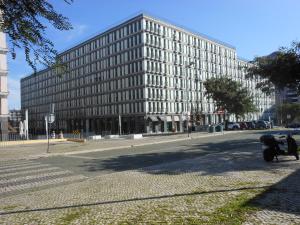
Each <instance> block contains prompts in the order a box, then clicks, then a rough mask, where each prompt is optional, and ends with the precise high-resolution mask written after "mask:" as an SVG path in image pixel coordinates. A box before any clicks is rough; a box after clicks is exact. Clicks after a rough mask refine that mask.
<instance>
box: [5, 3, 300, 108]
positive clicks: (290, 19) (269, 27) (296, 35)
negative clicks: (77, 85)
mask: <svg viewBox="0 0 300 225" xmlns="http://www.w3.org/2000/svg"><path fill="white" fill-rule="evenodd" d="M50 2H51V3H53V4H54V6H55V8H56V9H57V11H59V12H61V13H62V14H64V15H65V16H67V17H69V19H70V21H71V23H72V24H73V27H74V30H72V31H68V32H58V31H55V30H54V29H53V28H51V27H50V26H49V30H48V31H47V34H48V36H49V37H50V38H51V40H52V41H53V42H54V44H55V46H56V49H58V50H59V51H62V50H64V49H67V48H68V47H71V46H73V45H74V44H76V43H79V42H80V41H83V40H85V39H86V38H88V37H91V36H92V35H93V34H96V33H97V32H99V31H102V30H104V29H105V28H107V27H109V26H111V25H114V24H117V23H118V22H120V21H122V20H124V19H126V18H129V17H130V16H133V15H135V14H137V13H139V12H148V13H150V14H152V15H154V16H157V17H160V18H166V19H167V20H169V21H171V22H174V23H176V24H178V25H182V26H184V27H187V28H191V29H192V30H195V31H198V32H200V33H203V34H206V35H209V36H211V37H213V38H216V39H218V40H221V41H224V42H227V43H229V44H231V45H233V46H235V47H236V49H237V54H238V56H240V57H243V58H246V59H253V57H254V56H260V55H266V54H269V53H271V52H272V51H274V50H277V49H278V48H279V47H280V46H289V45H290V43H291V42H292V41H293V40H298V41H300V29H299V23H300V1H299V0H74V2H73V4H71V5H67V4H65V3H64V2H63V0H50ZM21 52H22V50H20V51H18V52H17V59H16V60H12V59H9V90H10V96H9V108H10V109H13V108H20V90H19V89H20V88H19V81H20V78H21V77H24V76H26V75H28V74H30V73H32V70H31V68H29V67H28V66H27V64H26V62H25V60H24V56H23V54H22V53H21Z"/></svg>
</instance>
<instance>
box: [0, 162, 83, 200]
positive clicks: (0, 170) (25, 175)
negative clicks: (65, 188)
mask: <svg viewBox="0 0 300 225" xmlns="http://www.w3.org/2000/svg"><path fill="white" fill-rule="evenodd" d="M83 179H85V177H84V176H83V175H77V174H74V173H73V172H71V171H68V170H63V169H60V168H59V167H54V166H51V165H47V164H42V163H38V162H35V161H30V160H19V161H13V162H1V163H0V197H4V196H10V195H15V194H19V193H22V192H28V191H31V190H36V189H43V188H50V187H53V186H57V185H63V184H67V183H72V182H78V181H81V180H83Z"/></svg>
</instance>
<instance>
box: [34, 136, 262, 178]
mask: <svg viewBox="0 0 300 225" xmlns="http://www.w3.org/2000/svg"><path fill="white" fill-rule="evenodd" d="M265 132H266V131H264V133H265ZM261 134H262V131H249V132H241V133H236V134H227V135H224V136H215V137H207V138H200V139H191V140H186V141H178V142H172V143H165V144H155V143H153V145H147V146H140V147H133V148H124V149H118V150H109V151H100V152H91V153H84V154H76V155H68V156H55V157H48V158H41V159H37V160H36V161H38V162H41V163H47V164H50V165H52V166H57V167H60V168H62V169H66V170H70V171H73V172H74V173H76V174H81V175H84V176H88V177H92V176H98V175H103V174H109V173H113V172H118V171H125V170H132V169H141V168H145V167H148V166H153V165H157V164H162V163H168V162H174V161H178V160H183V159H190V158H195V157H198V156H201V155H205V154H213V153H217V152H221V151H227V152H229V153H230V151H238V150H239V149H243V150H245V149H247V150H249V151H254V150H257V149H260V143H259V142H258V138H259V136H260V135H261Z"/></svg>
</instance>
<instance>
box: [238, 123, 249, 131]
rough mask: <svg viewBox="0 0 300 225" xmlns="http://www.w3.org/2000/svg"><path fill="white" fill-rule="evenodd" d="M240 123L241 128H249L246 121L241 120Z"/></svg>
mask: <svg viewBox="0 0 300 225" xmlns="http://www.w3.org/2000/svg"><path fill="white" fill-rule="evenodd" d="M239 124H240V129H241V130H246V129H248V125H247V123H245V122H239Z"/></svg>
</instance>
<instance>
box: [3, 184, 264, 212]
mask: <svg viewBox="0 0 300 225" xmlns="http://www.w3.org/2000/svg"><path fill="white" fill-rule="evenodd" d="M267 187H268V186H262V187H244V188H236V189H223V190H213V191H199V192H190V193H180V194H170V195H159V196H149V197H142V198H129V199H122V200H112V201H103V202H93V203H83V204H74V205H64V206H57V207H48V208H36V209H24V210H14V211H7V212H0V216H2V215H11V214H17V213H29V212H42V211H51V210H60V209H70V208H78V207H89V206H99V205H108V204H116V203H126V202H137V201H146V200H156V199H166V198H174V197H182V196H196V195H204V194H214V193H223V192H235V191H245V190H257V189H265V188H267Z"/></svg>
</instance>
